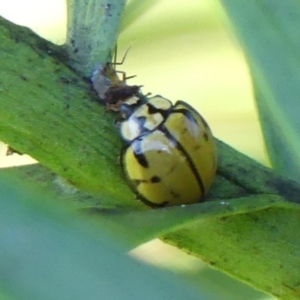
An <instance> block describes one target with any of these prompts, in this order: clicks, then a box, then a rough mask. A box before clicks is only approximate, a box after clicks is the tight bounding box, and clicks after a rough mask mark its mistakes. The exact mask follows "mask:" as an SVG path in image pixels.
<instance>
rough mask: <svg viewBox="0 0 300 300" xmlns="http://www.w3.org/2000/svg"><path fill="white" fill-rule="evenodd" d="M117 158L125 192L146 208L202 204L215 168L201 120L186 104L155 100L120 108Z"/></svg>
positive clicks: (210, 143) (208, 134) (207, 132)
mask: <svg viewBox="0 0 300 300" xmlns="http://www.w3.org/2000/svg"><path fill="white" fill-rule="evenodd" d="M120 112H121V115H122V118H123V119H122V120H121V122H120V123H119V126H120V133H121V137H122V138H123V140H124V141H125V142H126V143H127V145H126V146H125V147H124V149H123V150H122V153H121V163H122V168H123V172H124V174H125V176H126V178H127V180H128V183H129V185H130V187H131V189H132V190H133V191H134V192H135V193H136V194H137V195H138V196H139V198H141V200H142V201H144V202H145V203H146V204H148V205H150V206H152V207H161V206H171V205H182V204H190V203H196V202H200V201H202V200H203V198H204V196H205V195H206V194H207V192H208V191H209V188H210V187H211V185H212V183H213V179H214V177H215V173H216V167H217V155H216V146H215V143H214V139H213V136H212V133H211V130H210V128H209V126H208V124H207V123H206V121H205V120H204V119H203V117H202V116H201V115H200V114H199V113H198V112H197V111H196V110H195V109H194V108H193V107H191V106H190V105H189V104H187V103H185V102H183V101H177V102H176V103H175V104H174V105H173V104H172V103H171V101H169V100H168V99H165V98H163V97H162V96H160V95H157V96H154V97H151V98H146V97H138V96H132V97H131V98H129V99H127V100H126V101H124V102H123V103H122V105H121V106H120Z"/></svg>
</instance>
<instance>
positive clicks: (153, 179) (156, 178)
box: [150, 176, 161, 183]
mask: <svg viewBox="0 0 300 300" xmlns="http://www.w3.org/2000/svg"><path fill="white" fill-rule="evenodd" d="M150 180H151V182H152V183H158V182H161V178H160V177H158V176H153V177H152V178H151V179H150Z"/></svg>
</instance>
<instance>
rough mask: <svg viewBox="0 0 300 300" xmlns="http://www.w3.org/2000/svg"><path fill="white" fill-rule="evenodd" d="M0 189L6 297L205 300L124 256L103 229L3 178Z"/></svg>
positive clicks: (0, 266) (0, 257)
mask: <svg viewBox="0 0 300 300" xmlns="http://www.w3.org/2000/svg"><path fill="white" fill-rule="evenodd" d="M21 186H22V185H21ZM0 190H1V195H0V278H1V293H2V294H4V295H5V298H6V299H24V300H26V299H30V300H35V299H36V300H38V299H43V300H47V299H99V298H101V299H132V298H133V295H134V298H136V299H191V300H192V299H199V297H201V299H209V298H208V295H205V294H204V293H200V292H199V291H197V292H196V291H195V290H193V289H191V287H189V288H188V287H187V286H184V284H183V283H182V282H180V281H179V280H178V278H176V277H175V276H173V275H171V274H166V273H163V272H162V271H158V270H154V269H152V268H150V267H148V266H145V265H141V264H140V263H137V262H135V261H134V260H133V259H131V258H129V257H128V256H125V254H124V249H123V248H122V247H120V246H119V245H117V244H116V243H113V242H112V241H111V239H110V238H109V237H108V236H107V235H106V234H105V232H104V228H99V226H97V227H95V226H91V224H89V223H88V222H87V221H86V220H83V219H82V218H79V216H78V215H75V214H71V213H70V212H69V211H67V210H66V209H63V208H62V207H61V206H60V205H53V204H54V203H53V201H51V202H50V201H49V199H47V198H46V197H42V196H41V195H38V194H35V195H34V196H33V194H32V193H28V191H27V193H26V194H24V193H22V192H17V191H16V189H15V188H14V187H12V186H10V185H8V184H7V182H5V181H3V178H1V181H0ZM25 190H26V189H25ZM25 195H26V196H25ZM41 198H43V201H40V200H41ZM2 299H3V298H2Z"/></svg>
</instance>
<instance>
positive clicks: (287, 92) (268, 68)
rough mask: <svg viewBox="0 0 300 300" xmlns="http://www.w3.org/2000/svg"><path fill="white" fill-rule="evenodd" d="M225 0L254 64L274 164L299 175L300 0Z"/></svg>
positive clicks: (261, 120)
mask: <svg viewBox="0 0 300 300" xmlns="http://www.w3.org/2000/svg"><path fill="white" fill-rule="evenodd" d="M222 3H223V4H224V7H225V9H226V11H227V13H228V15H229V17H230V21H231V22H232V24H233V26H234V30H235V31H236V33H237V36H238V38H239V40H240V42H241V44H242V46H243V48H244V51H245V53H246V57H247V60H248V63H249V65H250V69H251V72H252V75H253V82H254V88H255V94H256V102H257V107H258V112H259V115H260V122H261V126H262V129H263V133H264V137H265V141H266V146H267V149H268V153H269V155H270V159H271V162H272V165H273V166H274V168H275V169H276V170H278V172H280V173H281V174H284V175H286V176H288V177H290V178H293V179H295V180H297V181H299V175H300V171H299V170H300V154H299V149H300V122H299V112H300V110H299V99H300V85H299V81H300V56H299V53H300V38H299V32H298V28H299V27H300V5H299V1H296V0H288V1H281V0H264V1H233V0H222Z"/></svg>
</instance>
